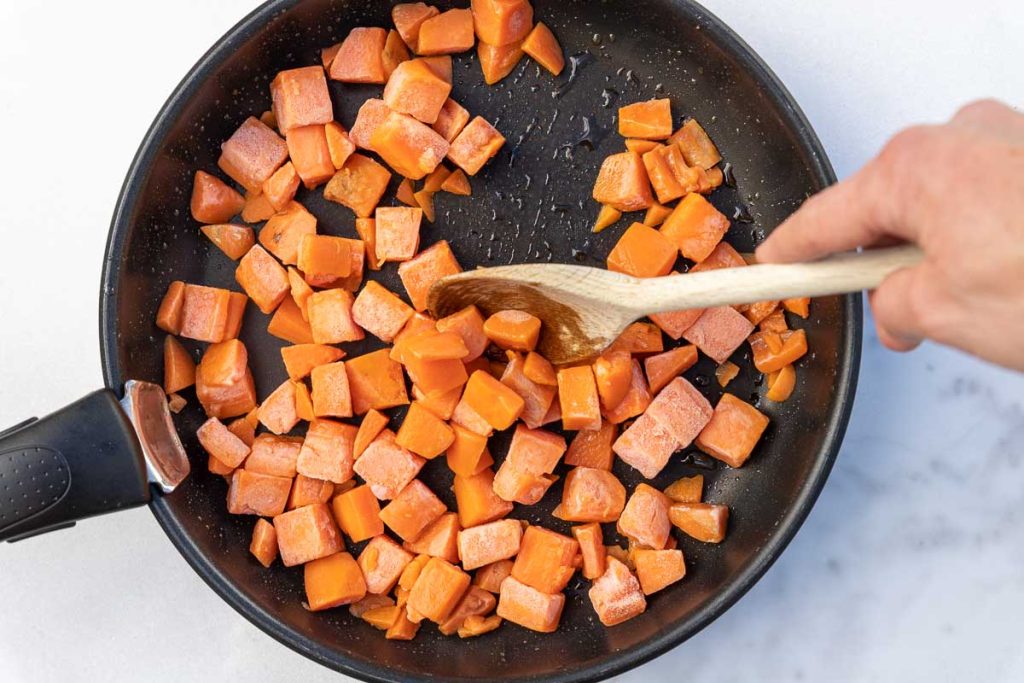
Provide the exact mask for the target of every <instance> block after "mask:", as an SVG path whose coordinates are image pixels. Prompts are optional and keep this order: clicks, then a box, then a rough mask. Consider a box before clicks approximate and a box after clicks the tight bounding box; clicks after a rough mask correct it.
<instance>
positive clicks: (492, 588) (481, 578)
mask: <svg viewBox="0 0 1024 683" xmlns="http://www.w3.org/2000/svg"><path fill="white" fill-rule="evenodd" d="M513 564H514V563H513V561H512V560H499V561H498V562H493V563H491V564H488V565H485V566H483V567H480V569H478V570H477V572H476V574H474V575H473V585H474V586H479V587H480V588H483V589H484V590H485V591H487V592H489V593H499V592H500V591H501V583H502V581H504V580H505V579H507V578H508V577H509V575H510V574H511V573H512V565H513Z"/></svg>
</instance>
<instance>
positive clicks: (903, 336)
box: [868, 266, 927, 351]
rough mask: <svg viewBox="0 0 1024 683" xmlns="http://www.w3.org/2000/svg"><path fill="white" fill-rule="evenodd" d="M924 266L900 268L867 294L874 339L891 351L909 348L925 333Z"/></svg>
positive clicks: (913, 346)
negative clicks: (874, 330)
mask: <svg viewBox="0 0 1024 683" xmlns="http://www.w3.org/2000/svg"><path fill="white" fill-rule="evenodd" d="M925 278H926V275H925V274H924V267H922V266H917V267H915V268H904V269H902V270H898V271H896V272H895V273H893V274H892V275H890V276H889V277H887V278H886V279H885V280H884V281H883V282H882V284H881V285H879V287H878V289H876V290H875V291H873V292H871V293H870V294H869V295H868V298H869V301H870V303H871V310H872V312H873V313H874V316H875V327H876V328H877V330H878V338H879V340H880V341H881V342H882V344H884V345H885V347H886V348H889V349H892V350H893V351H911V350H913V349H915V348H917V346H918V345H919V344H920V343H921V341H922V340H923V339H924V338H925V337H926V336H927V335H926V333H925V329H924V325H923V322H922V319H921V318H922V315H921V313H922V302H925V304H926V302H927V296H926V292H924V291H923V289H922V284H923V285H924V286H925V287H927V281H926V279H925Z"/></svg>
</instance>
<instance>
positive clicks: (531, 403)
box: [501, 352, 557, 429]
mask: <svg viewBox="0 0 1024 683" xmlns="http://www.w3.org/2000/svg"><path fill="white" fill-rule="evenodd" d="M509 358H510V360H509V363H508V365H506V366H505V370H504V372H503V373H502V375H501V383H502V384H504V385H505V386H507V387H509V388H511V389H512V390H513V391H515V392H516V393H517V394H518V395H519V397H520V398H522V399H523V412H522V414H521V415H520V418H521V419H522V420H523V422H524V423H526V426H527V427H529V428H530V429H536V428H538V427H540V426H541V425H543V424H545V422H544V418H545V417H546V416H547V413H548V411H549V410H550V409H551V404H552V402H554V400H555V394H556V393H557V389H556V388H555V387H554V386H550V385H543V384H537V383H535V382H533V381H532V380H530V379H529V378H528V377H527V376H526V374H525V367H526V361H525V360H524V358H523V356H522V355H520V354H515V353H512V352H510V353H509Z"/></svg>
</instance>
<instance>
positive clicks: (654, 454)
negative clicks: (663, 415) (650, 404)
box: [612, 413, 681, 479]
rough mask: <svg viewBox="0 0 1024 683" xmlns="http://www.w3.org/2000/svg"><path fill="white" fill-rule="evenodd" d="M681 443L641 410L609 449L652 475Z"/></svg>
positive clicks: (666, 461)
mask: <svg viewBox="0 0 1024 683" xmlns="http://www.w3.org/2000/svg"><path fill="white" fill-rule="evenodd" d="M680 447H681V446H680V443H679V442H678V441H676V440H675V438H674V437H673V436H672V434H671V433H670V432H669V431H668V430H667V429H665V428H664V427H662V425H661V424H660V423H659V422H658V421H657V420H655V419H654V418H653V417H651V416H650V415H648V414H646V413H644V414H643V415H641V416H640V417H639V418H638V419H637V420H636V421H635V422H633V424H631V425H630V426H629V428H628V429H626V431H624V432H623V433H622V435H621V436H619V438H618V439H616V441H615V443H614V444H613V445H612V450H613V451H615V454H616V455H618V456H619V457H620V458H622V460H623V462H625V463H626V464H628V465H631V466H632V467H633V468H635V469H637V470H639V472H640V473H641V474H642V475H644V476H645V477H647V478H648V479H653V478H654V477H656V476H658V473H659V472H661V470H662V469H664V467H665V465H666V464H668V460H669V458H670V457H671V456H672V454H673V453H675V452H676V451H677V450H679V448H680Z"/></svg>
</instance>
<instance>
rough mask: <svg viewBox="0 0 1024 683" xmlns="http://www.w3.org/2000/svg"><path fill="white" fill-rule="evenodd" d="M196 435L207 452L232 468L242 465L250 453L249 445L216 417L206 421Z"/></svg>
mask: <svg viewBox="0 0 1024 683" xmlns="http://www.w3.org/2000/svg"><path fill="white" fill-rule="evenodd" d="M196 436H197V437H199V444H200V445H201V446H202V447H203V448H204V449H205V450H206V452H207V453H209V454H210V455H211V456H213V457H214V458H217V460H219V461H220V462H222V463H223V464H224V465H226V466H227V467H230V468H231V469H234V468H236V467H238V466H239V465H241V464H242V461H243V460H245V458H246V456H247V455H249V446H247V445H246V444H245V443H244V442H243V441H242V440H241V439H239V438H238V437H237V436H236V435H235V434H233V433H232V432H231V431H229V430H228V428H227V427H225V426H224V424H223V423H222V422H221V421H220V420H218V419H217V418H215V417H211V418H210V419H209V420H207V421H206V422H204V423H203V424H202V426H201V427H199V430H198V431H197V432H196Z"/></svg>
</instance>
